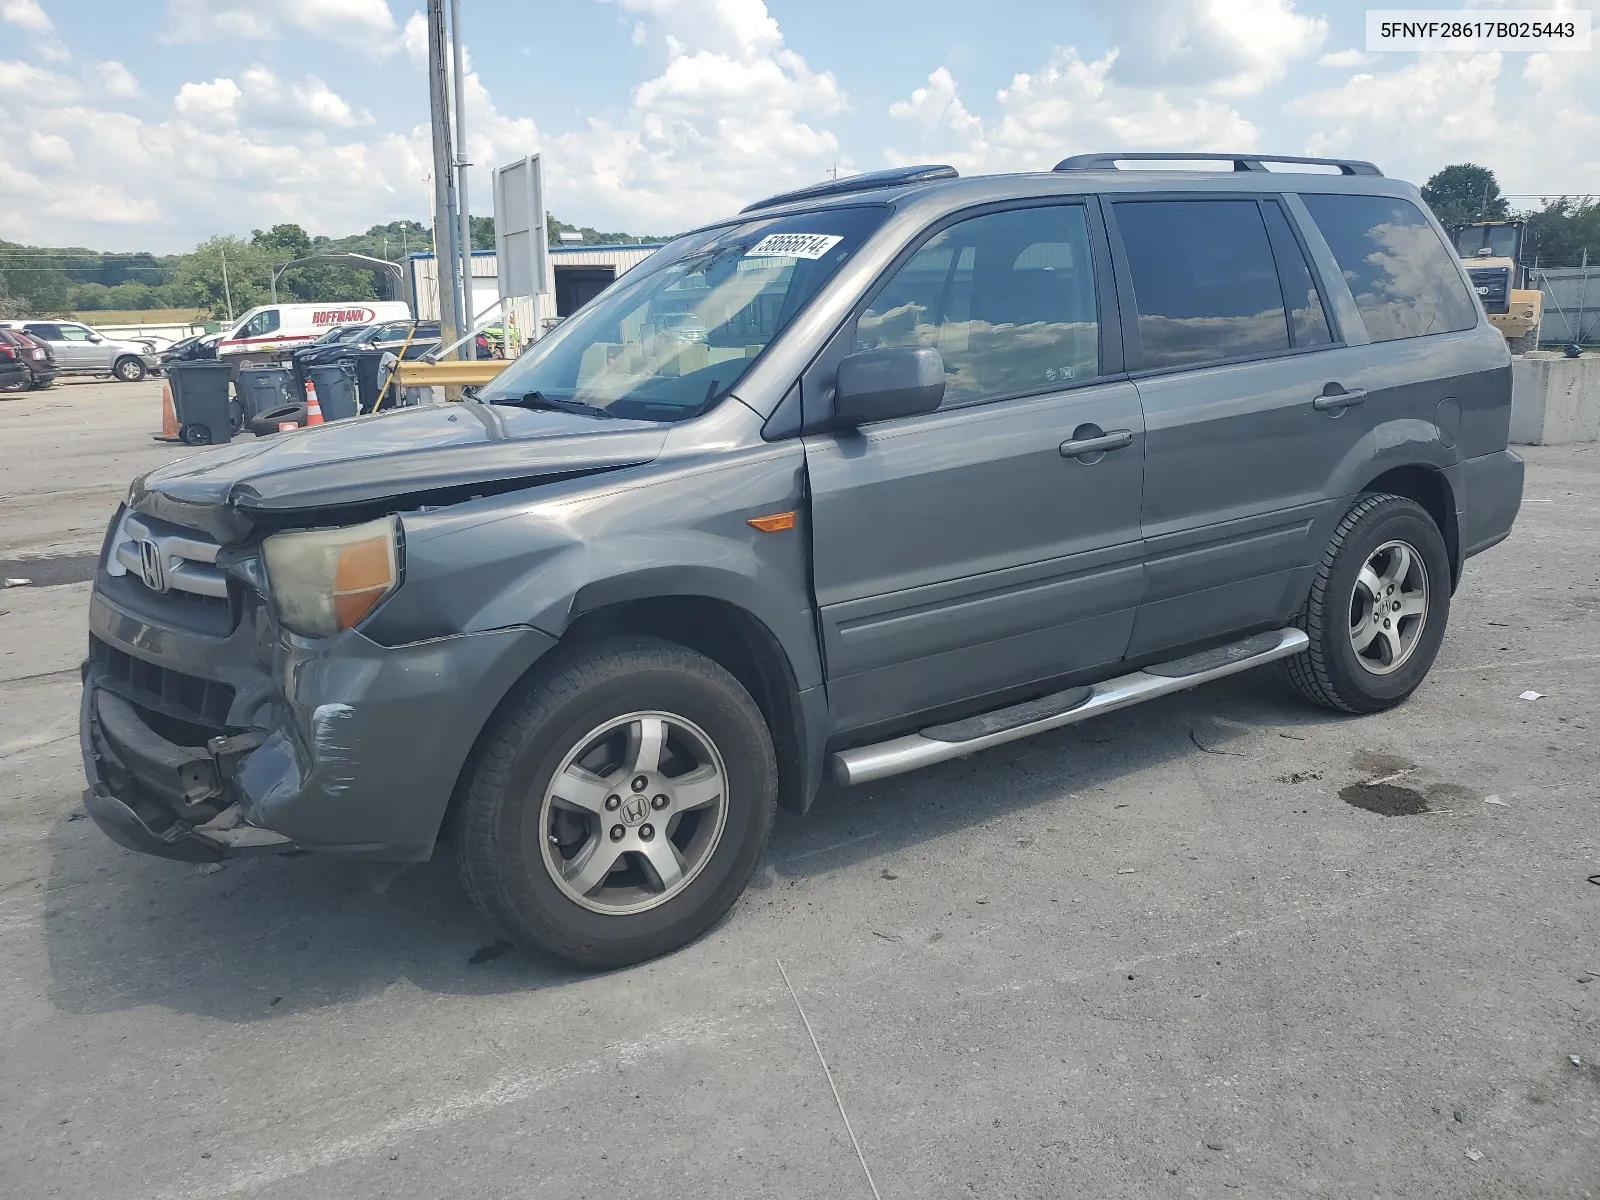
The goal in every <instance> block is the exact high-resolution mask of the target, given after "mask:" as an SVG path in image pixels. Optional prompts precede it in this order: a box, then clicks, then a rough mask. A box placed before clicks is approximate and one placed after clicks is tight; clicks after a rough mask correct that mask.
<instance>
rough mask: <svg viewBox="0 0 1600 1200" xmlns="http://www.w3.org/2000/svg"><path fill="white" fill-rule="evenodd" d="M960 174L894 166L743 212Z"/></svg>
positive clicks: (939, 167) (937, 167) (937, 166)
mask: <svg viewBox="0 0 1600 1200" xmlns="http://www.w3.org/2000/svg"><path fill="white" fill-rule="evenodd" d="M957 174H958V172H957V171H956V169H955V168H954V167H949V166H945V165H943V164H942V163H923V164H921V165H920V166H915V167H891V168H889V170H887V171H868V172H867V173H866V174H865V175H850V176H847V177H846V178H844V179H830V180H828V182H827V183H818V184H813V185H812V186H811V187H805V188H800V189H799V190H798V191H793V192H783V193H781V194H779V195H776V196H768V197H767V198H766V199H765V200H757V201H756V202H755V203H754V204H747V205H745V206H744V207H743V208H741V209H740V210H739V211H740V213H747V212H755V211H756V210H757V209H760V208H776V207H777V206H778V205H780V204H788V203H790V202H791V201H795V200H814V199H817V198H819V197H822V196H847V195H849V194H850V193H851V192H871V191H875V190H877V189H878V188H886V187H905V186H906V185H908V184H913V183H932V182H933V181H934V180H936V179H954V178H956V176H957Z"/></svg>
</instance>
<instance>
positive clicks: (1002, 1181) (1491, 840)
mask: <svg viewBox="0 0 1600 1200" xmlns="http://www.w3.org/2000/svg"><path fill="white" fill-rule="evenodd" d="M158 394H159V383H156V382H147V383H144V384H138V385H122V384H108V383H85V384H80V383H73V382H68V383H64V384H62V385H60V386H59V387H57V388H56V389H54V390H52V391H50V392H46V393H39V394H29V395H26V396H22V397H16V398H6V399H0V561H3V563H4V570H3V575H4V576H5V577H9V578H30V579H32V580H33V582H31V583H29V584H28V585H26V586H15V587H10V588H7V589H5V590H0V963H4V970H3V971H0V1014H3V1016H0V1194H4V1195H6V1196H15V1197H36V1196H63V1197H71V1198H73V1200H92V1198H96V1197H106V1198H115V1200H129V1198H133V1197H161V1198H164V1200H178V1198H190V1197H194V1198H199V1197H214V1196H217V1197H219V1196H235V1195H239V1196H251V1197H337V1198H338V1200H365V1198H367V1197H379V1196H474V1197H482V1198H489V1197H512V1196H516V1197H564V1198H565V1197H590V1198H595V1200H598V1198H600V1197H612V1196H619V1197H620V1196H672V1197H739V1198H744V1197H759V1196H782V1197H790V1196H793V1197H824V1196H825V1197H829V1198H831V1200H843V1198H845V1197H858V1196H859V1197H871V1196H872V1195H873V1191H872V1186H871V1185H869V1182H868V1179H867V1176H866V1174H865V1173H864V1171H863V1167H862V1163H861V1162H860V1161H858V1158H857V1153H856V1150H855V1148H854V1147H853V1146H852V1144H851V1139H850V1136H849V1134H848V1133H847V1132H846V1127H845V1124H844V1122H843V1120H842V1119H841V1115H840V1111H839V1108H838V1107H837V1106H836V1104H835V1099H834V1094H833V1092H832V1091H831V1090H830V1084H829V1079H828V1076H827V1075H825V1074H824V1069H823V1066H822V1064H821V1062H820V1061H819V1056H818V1052H817V1049H816V1048H814V1047H813V1044H812V1041H811V1038H810V1037H809V1036H808V1033H807V1028H806V1025H805V1023H804V1022H803V1020H802V1016H801V1011H802V1010H803V1012H804V1015H805V1017H806V1018H808V1019H809V1022H810V1025H811V1028H812V1030H814V1032H815V1036H816V1040H817V1045H818V1047H820V1051H821V1054H822V1056H824V1057H825V1058H826V1061H827V1066H828V1068H830V1069H831V1072H832V1078H833V1082H834V1083H835V1084H836V1085H837V1089H838V1095H839V1097H840V1099H841V1101H842V1104H843V1107H844V1109H845V1111H846V1112H847V1113H848V1115H849V1120H850V1122H851V1125H852V1126H853V1129H854V1133H855V1135H856V1137H857V1138H858V1139H859V1143H860V1150H861V1156H862V1158H864V1159H865V1163H866V1165H867V1166H868V1167H869V1168H870V1171H871V1177H872V1180H873V1183H874V1184H875V1186H876V1190H877V1192H878V1194H880V1195H881V1196H882V1197H883V1200H891V1198H899V1197H968V1196H979V1197H1028V1198H1032V1197H1063V1196H1086V1197H1190V1196H1233V1195H1257V1196H1288V1195H1295V1196H1329V1197H1346V1196H1349V1197H1357V1196H1359V1197H1362V1198H1366V1197H1371V1196H1383V1197H1390V1196H1394V1197H1407V1198H1415V1197H1449V1198H1451V1200H1459V1198H1462V1197H1539V1198H1548V1197H1583V1196H1594V1195H1596V1194H1600V886H1597V883H1600V809H1597V806H1596V795H1597V789H1600V784H1597V782H1596V781H1597V780H1600V730H1597V728H1596V723H1597V721H1600V712H1597V710H1596V704H1595V701H1596V698H1597V697H1600V448H1596V449H1595V450H1594V451H1593V452H1590V451H1589V450H1587V449H1583V448H1580V449H1551V448H1540V449H1532V450H1530V451H1529V452H1528V453H1527V455H1526V457H1527V458H1528V462H1529V474H1528V485H1527V499H1526V503H1525V505H1524V508H1523V511H1522V516H1521V518H1520V520H1519V522H1518V525H1517V528H1516V531H1515V533H1514V534H1513V536H1512V539H1511V540H1510V541H1509V542H1507V543H1505V544H1504V545H1502V546H1500V547H1498V548H1496V549H1494V550H1492V551H1490V552H1489V553H1488V554H1486V555H1484V556H1482V557H1481V558H1478V559H1475V560H1473V561H1472V563H1471V564H1469V566H1468V568H1467V572H1466V576H1465V579H1464V581H1463V585H1462V588H1461V590H1460V592H1459V593H1458V595H1457V596H1456V599H1455V605H1454V610H1453V612H1452V615H1451V633H1450V635H1449V637H1448V638H1447V640H1446V643H1445V647H1444V650H1443V653H1442V655H1441V657H1440V659H1439V662H1438V664H1437V666H1436V667H1435V669H1434V672H1433V675H1432V677H1431V678H1430V680H1429V682H1428V683H1427V684H1426V685H1425V686H1424V687H1423V688H1422V690H1421V691H1420V692H1418V694H1417V695H1416V696H1415V697H1414V698H1413V699H1412V700H1411V701H1410V702H1409V703H1407V704H1406V705H1404V706H1402V707H1401V708H1399V709H1397V710H1395V711H1393V712H1391V713H1388V714H1385V715H1382V716H1377V717H1371V718H1366V719H1352V718H1343V717H1338V716H1335V715H1333V714H1330V713H1325V712H1321V711H1318V710H1313V709H1310V708H1308V707H1306V706H1305V705H1304V704H1303V703H1301V702H1300V701H1299V700H1297V699H1296V698H1295V697H1294V696H1293V695H1292V694H1291V693H1290V692H1289V690H1288V688H1287V686H1286V685H1284V684H1282V683H1281V682H1280V681H1279V679H1278V677H1277V676H1276V675H1275V674H1273V673H1271V672H1270V671H1263V672H1257V673H1254V674H1251V675H1246V676H1241V677H1238V678H1236V679H1233V680H1228V681H1224V682H1222V683H1219V684H1213V685H1210V686H1208V687H1205V688H1202V689H1199V690H1196V691H1193V692H1190V693H1187V694H1184V695H1181V696H1177V697H1171V698H1168V699H1166V700H1163V701H1158V702H1155V703H1152V704H1149V705H1146V706H1144V707H1141V708H1135V709H1131V710H1127V711H1125V712H1122V713H1118V714H1113V715H1111V716H1108V717H1105V718H1102V719H1100V720H1098V721H1095V722H1089V723H1087V724H1084V725H1082V726H1079V727H1076V728H1073V729H1068V730H1063V731H1059V732H1057V733H1054V734H1049V735H1045V736H1043V737H1040V738H1037V739H1034V740H1032V741H1027V742H1022V743H1018V744H1016V745H1013V746H1009V747H1005V748H1001V749H998V750H994V751H990V752H988V753H985V754H981V755H977V756H974V757H972V758H970V759H968V760H965V761H962V762H958V763H954V764H950V765H947V766H945V767H942V768H936V769H933V770H930V771H927V772H924V773H922V774H917V775H910V776H905V777H901V778H899V779H895V780H891V781H887V782H884V783H880V784H875V785H870V786H867V787H863V788H859V789H856V790H853V791H833V792H828V793H826V794H824V796H823V797H822V798H821V800H820V801H819V803H818V806H817V810H816V811H815V812H813V814H812V815H811V816H810V817H808V818H806V819H804V820H796V819H793V818H789V817H781V818H780V820H779V824H778V827H777V831H776V834H775V835H774V837H773V840H772V843H771V846H770V848H769V850H768V852H767V856H766V859H765V861H764V863H763V865H762V866H761V868H760V869H759V871H758V873H757V877H756V880H755V883H754V885H753V886H752V888H751V890H750V891H749V893H748V894H747V895H746V896H745V898H744V899H743V901H742V902H741V903H740V904H739V905H738V907H737V908H736V909H735V910H734V912H733V913H732V914H731V915H730V916H729V917H728V918H727V919H726V920H725V921H724V922H723V923H722V924H721V925H720V926H719V927H718V928H717V929H715V930H714V931H713V932H712V933H711V934H709V935H708V936H707V937H705V938H703V939H702V940H701V941H699V942H698V943H696V944H695V945H693V946H691V947H689V948H688V949H686V950H684V951H682V952H680V953H678V954H675V955H673V956H671V957H669V958H666V959H663V960H660V961H657V962H655V963H651V964H649V965H646V966H642V967H638V968H634V969H631V970H626V971H619V972H616V973H612V974H607V975H597V976H586V975H580V974H576V973H573V972H570V971H567V970H564V969H559V968H555V967H552V966H550V965H548V964H546V963H543V962H539V961H533V960H530V959H528V958H526V957H524V956H522V955H521V954H520V953H518V952H516V951H514V950H510V949H508V948H507V947H506V946H505V945H504V944H503V943H501V942H499V941H498V939H497V936H496V935H495V933H494V932H493V931H492V930H491V929H489V928H488V927H487V926H486V925H485V924H484V923H483V922H482V921H481V920H480V919H479V918H478V917H477V915H476V913H475V912H474V911H473V909H472V908H471V907H470V905H469V904H468V902H467V901H466V900H465V898H464V897H463V896H462V895H461V894H460V892H459V891H458V890H457V888H456V886H455V884H454V882H453V880H452V878H451V875H450V872H449V870H448V869H447V868H446V866H445V865H444V864H443V863H434V864H428V865H424V866H419V867H413V868H408V869H406V870H404V871H401V872H399V873H398V874H395V873H389V872H380V871H375V870H372V869H370V868H363V867H360V866H357V865H353V864H348V863H340V862H336V861H327V860H324V859H318V858H315V857H298V858H292V859H267V860H253V861H236V862H231V863H228V864H227V865H225V866H209V867H195V866H191V865H185V864H179V863H172V862H165V861H159V860H155V859H150V858H145V857H141V856H139V855H135V854H132V853H129V852H127V851H124V850H122V849H120V848H118V847H117V846H115V845H113V844H112V843H111V842H110V841H109V840H107V839H106V838H105V837H104V836H103V835H101V834H100V833H99V832H98V831H97V830H96V829H95V827H94V826H93V824H92V822H90V821H88V820H85V819H83V813H82V809H81V806H80V803H79V796H80V792H81V788H82V768H81V765H80V762H79V759H78V750H77V742H76V730H75V722H76V704H77V699H78V692H79V689H78V681H77V674H76V666H77V663H78V661H79V659H80V657H81V655H82V652H83V646H84V617H83V610H84V606H85V603H86V596H87V589H88V585H87V583H85V582H81V581H82V580H84V579H86V578H87V575H88V572H89V570H90V569H91V567H92V554H93V552H94V550H95V549H96V548H97V547H98V545H99V542H100V538H101V535H102V532H103V530H104V525H105V522H106V520H107V519H108V518H109V516H110V513H111V510H112V508H113V507H114V505H115V504H116V502H117V501H118V500H119V499H120V497H121V494H122V492H123V491H124V489H125V487H126V484H127V482H128V480H129V478H130V477H131V476H132V475H134V474H135V473H136V472H138V471H140V470H143V469H146V468H148V467H150V466H153V465H156V464H157V463H160V462H162V461H165V460H168V459H171V458H173V457H176V456H178V455H180V454H185V453H190V451H188V450H186V449H184V448H181V447H177V448H175V447H170V446H164V445H160V444H158V443H155V442H153V441H151V440H150V437H149V434H150V433H151V432H152V431H153V430H154V429H156V428H157V427H158V425H159V411H158V405H159V401H158ZM39 555H52V556H54V557H53V558H40V557H38V556H39ZM74 580H77V581H78V582H73V581H74ZM1529 692H1537V693H1539V694H1540V695H1539V698H1537V699H1523V698H1521V697H1522V696H1523V694H1524V693H1529ZM1391 813H1392V814H1397V815H1387V814H1391ZM780 961H781V963H782V968H783V970H784V971H786V972H787V976H788V979H789V981H791V982H792V985H793V995H791V992H790V990H789V988H788V987H787V986H786V984H785V979H784V976H783V974H782V972H781V971H780V966H779V963H780Z"/></svg>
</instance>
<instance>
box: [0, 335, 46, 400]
mask: <svg viewBox="0 0 1600 1200" xmlns="http://www.w3.org/2000/svg"><path fill="white" fill-rule="evenodd" d="M0 343H5V344H6V345H9V346H11V347H12V349H13V350H14V351H15V352H16V357H17V358H18V359H20V360H21V361H22V365H23V366H25V367H27V369H28V378H27V380H26V381H25V382H24V381H16V382H12V383H8V384H4V385H0V390H3V391H8V392H20V391H25V390H27V389H29V388H38V389H42V388H47V387H49V386H50V385H51V384H53V383H54V382H55V381H56V360H55V359H54V358H53V357H51V354H50V347H48V346H46V345H45V344H44V343H43V342H41V341H40V340H39V339H38V338H36V337H34V336H33V335H32V334H28V333H23V332H22V330H20V329H4V328H0Z"/></svg>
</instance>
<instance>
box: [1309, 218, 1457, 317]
mask: <svg viewBox="0 0 1600 1200" xmlns="http://www.w3.org/2000/svg"><path fill="white" fill-rule="evenodd" d="M1301 199H1302V200H1304V201H1305V205H1306V208H1307V209H1309V210H1310V212H1311V216H1312V219H1313V220H1315V221H1316V223H1317V228H1318V229H1320V230H1321V231H1322V236H1323V238H1324V239H1325V240H1326V241H1327V243H1328V248H1329V249H1330V250H1332V251H1333V257H1334V259H1335V261H1337V262H1338V264H1339V270H1340V271H1341V272H1342V273H1343V275H1344V280H1345V283H1347V284H1349V286H1350V294H1351V295H1352V296H1354V297H1355V300H1356V307H1357V308H1358V309H1360V310H1361V320H1362V322H1363V323H1364V324H1365V325H1366V327H1367V336H1368V337H1370V338H1371V339H1372V340H1373V341H1375V342H1392V341H1395V340H1396V339H1398V338H1411V337H1421V336H1422V335H1423V334H1428V333H1452V332H1454V331H1456V330H1460V329H1471V328H1472V327H1473V326H1474V325H1476V324H1477V323H1478V310H1477V306H1476V305H1474V304H1473V302H1472V297H1471V295H1470V294H1468V292H1467V285H1466V284H1464V283H1463V282H1462V281H1461V271H1460V269H1459V268H1458V267H1457V265H1456V259H1455V256H1454V255H1453V254H1451V253H1450V251H1449V250H1448V249H1447V248H1446V247H1445V244H1444V243H1443V242H1442V241H1440V240H1439V235H1438V234H1436V233H1435V232H1434V231H1433V226H1431V225H1429V224H1428V221H1427V218H1426V217H1424V216H1423V215H1422V212H1421V210H1420V209H1418V208H1417V206H1416V205H1415V204H1412V203H1411V202H1410V201H1409V200H1402V199H1399V198H1397V197H1393V196H1329V195H1322V196H1317V195H1308V196H1302V197H1301Z"/></svg>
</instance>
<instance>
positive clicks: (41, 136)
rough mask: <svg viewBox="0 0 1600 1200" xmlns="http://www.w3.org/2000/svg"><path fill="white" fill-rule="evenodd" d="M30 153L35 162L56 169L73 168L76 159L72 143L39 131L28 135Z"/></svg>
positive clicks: (56, 135) (59, 136) (58, 136)
mask: <svg viewBox="0 0 1600 1200" xmlns="http://www.w3.org/2000/svg"><path fill="white" fill-rule="evenodd" d="M28 153H29V154H30V155H31V156H32V157H33V159H34V161H36V162H39V163H43V164H48V165H50V166H56V167H67V166H71V165H72V163H73V161H74V159H75V156H74V155H73V153H72V143H71V142H69V141H67V139H66V138H64V137H62V136H61V135H60V134H56V133H39V132H38V131H37V130H36V131H34V132H32V133H30V134H29V135H28Z"/></svg>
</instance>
